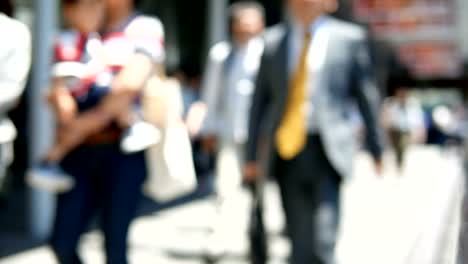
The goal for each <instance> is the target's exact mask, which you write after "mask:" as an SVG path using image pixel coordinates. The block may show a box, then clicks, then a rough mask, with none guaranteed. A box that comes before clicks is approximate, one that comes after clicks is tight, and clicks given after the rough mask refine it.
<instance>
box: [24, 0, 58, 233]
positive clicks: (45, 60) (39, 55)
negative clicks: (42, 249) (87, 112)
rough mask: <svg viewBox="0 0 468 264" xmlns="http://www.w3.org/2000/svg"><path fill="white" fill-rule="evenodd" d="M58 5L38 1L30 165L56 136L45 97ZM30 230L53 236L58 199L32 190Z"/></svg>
mask: <svg viewBox="0 0 468 264" xmlns="http://www.w3.org/2000/svg"><path fill="white" fill-rule="evenodd" d="M57 7H58V3H57V1H56V0H41V1H37V0H36V1H34V10H35V14H34V25H33V30H34V31H33V33H34V36H33V37H34V42H33V43H34V47H33V51H34V53H33V60H32V61H33V65H32V82H31V89H30V91H29V98H28V99H29V107H30V111H29V120H30V121H29V131H28V135H29V136H30V138H29V146H30V153H29V163H30V164H32V163H34V162H37V161H38V160H39V159H40V158H41V157H42V156H43V155H44V154H45V152H46V151H47V149H48V148H49V147H50V145H51V142H52V136H53V132H54V131H53V126H52V124H53V120H52V115H51V113H50V111H49V109H48V107H47V105H46V104H45V100H44V94H45V92H46V91H47V89H48V87H49V84H50V78H49V76H50V67H49V65H50V62H51V60H52V41H53V38H54V35H55V32H56V29H57V26H56V25H57V21H58V20H57V14H58V10H57ZM29 198H30V199H29V205H30V209H29V216H30V217H29V229H30V232H31V234H32V235H33V236H34V237H36V238H39V239H44V238H46V237H47V236H48V235H49V234H50V230H51V227H52V219H53V212H54V207H55V199H54V196H53V195H51V194H49V193H45V192H42V191H39V190H31V191H30V196H29Z"/></svg>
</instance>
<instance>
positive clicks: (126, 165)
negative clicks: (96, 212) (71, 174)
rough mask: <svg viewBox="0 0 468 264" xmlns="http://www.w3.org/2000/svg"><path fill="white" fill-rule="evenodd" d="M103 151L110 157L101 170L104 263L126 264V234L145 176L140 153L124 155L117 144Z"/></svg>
mask: <svg viewBox="0 0 468 264" xmlns="http://www.w3.org/2000/svg"><path fill="white" fill-rule="evenodd" d="M110 148H111V149H110V150H109V151H107V153H109V154H108V155H110V157H111V158H110V159H109V160H107V161H106V164H105V165H104V169H105V170H102V173H105V175H103V178H102V179H103V184H102V185H101V186H102V187H101V193H102V194H101V195H102V199H103V206H104V208H103V215H102V229H103V232H104V236H105V250H106V256H107V263H112V264H120V263H127V262H128V260H127V236H128V230H129V226H130V223H131V221H132V220H133V218H134V216H135V213H136V209H137V205H138V201H139V198H140V197H141V192H140V191H141V185H142V183H143V181H144V178H145V176H146V167H145V160H144V155H143V153H142V152H139V153H136V154H132V155H125V154H122V153H121V152H120V149H119V147H118V144H115V145H113V146H112V147H110Z"/></svg>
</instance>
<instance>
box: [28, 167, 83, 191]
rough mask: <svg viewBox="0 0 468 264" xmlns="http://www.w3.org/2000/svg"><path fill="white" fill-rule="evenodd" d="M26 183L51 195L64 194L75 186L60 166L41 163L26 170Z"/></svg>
mask: <svg viewBox="0 0 468 264" xmlns="http://www.w3.org/2000/svg"><path fill="white" fill-rule="evenodd" d="M26 183H28V184H29V185H30V186H31V187H34V188H38V189H41V190H45V191H48V192H52V193H65V192H68V191H70V190H71V189H73V187H74V186H75V180H74V179H73V178H72V177H70V176H69V175H68V174H66V173H65V172H64V171H63V170H62V168H60V166H58V165H55V164H49V163H41V164H39V165H36V166H34V167H33V168H31V169H30V170H28V172H27V175H26Z"/></svg>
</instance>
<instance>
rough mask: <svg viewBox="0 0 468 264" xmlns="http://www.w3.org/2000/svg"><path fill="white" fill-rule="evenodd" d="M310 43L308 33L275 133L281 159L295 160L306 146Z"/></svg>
mask: <svg viewBox="0 0 468 264" xmlns="http://www.w3.org/2000/svg"><path fill="white" fill-rule="evenodd" d="M310 42H311V36H310V33H306V34H305V36H304V42H303V44H302V51H301V56H300V58H299V64H298V66H297V68H296V71H295V72H294V75H293V78H292V79H291V83H290V87H289V95H288V101H287V103H286V111H285V113H284V116H283V119H282V121H281V123H280V126H279V128H278V130H277V131H276V147H277V149H278V154H279V155H280V157H281V158H282V159H285V160H291V159H293V158H295V157H296V156H297V155H298V154H299V153H301V151H302V150H304V148H305V146H306V144H307V128H306V120H305V113H304V103H305V100H306V83H307V75H308V68H307V57H308V56H307V55H308V53H309V52H308V51H309V46H310Z"/></svg>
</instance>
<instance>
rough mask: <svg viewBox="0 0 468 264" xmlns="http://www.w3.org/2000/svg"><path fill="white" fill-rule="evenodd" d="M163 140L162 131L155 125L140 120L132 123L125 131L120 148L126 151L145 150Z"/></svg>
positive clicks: (129, 152) (127, 152) (128, 152)
mask: <svg viewBox="0 0 468 264" xmlns="http://www.w3.org/2000/svg"><path fill="white" fill-rule="evenodd" d="M160 140H161V132H160V131H159V129H158V128H156V127H155V126H154V125H152V124H150V123H147V122H144V121H138V122H135V123H134V124H133V125H131V126H130V127H129V128H128V129H127V130H126V131H125V133H124V135H123V137H122V140H121V142H120V149H121V150H122V151H123V152H124V153H126V154H131V153H136V152H140V151H143V150H145V149H147V148H149V147H151V146H153V145H156V144H158V143H159V141H160Z"/></svg>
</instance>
